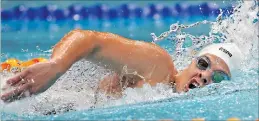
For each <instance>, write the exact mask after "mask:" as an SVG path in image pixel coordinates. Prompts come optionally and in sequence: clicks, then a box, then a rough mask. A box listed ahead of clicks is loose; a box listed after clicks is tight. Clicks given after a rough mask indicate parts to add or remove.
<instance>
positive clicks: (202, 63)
mask: <svg viewBox="0 0 259 121" xmlns="http://www.w3.org/2000/svg"><path fill="white" fill-rule="evenodd" d="M198 64H199V67H200V69H202V70H206V69H207V68H208V66H209V64H208V62H207V61H206V60H205V59H203V58H201V59H199V61H198Z"/></svg>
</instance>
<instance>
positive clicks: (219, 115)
mask: <svg viewBox="0 0 259 121" xmlns="http://www.w3.org/2000/svg"><path fill="white" fill-rule="evenodd" d="M237 6H238V5H237ZM237 8H238V9H237V12H234V14H233V15H232V16H230V17H227V18H224V20H222V21H221V20H218V21H216V19H217V18H216V17H211V18H204V17H202V16H194V17H190V18H188V19H187V20H186V18H185V19H180V18H177V19H176V18H170V17H169V18H165V19H162V20H154V19H144V18H134V19H115V20H112V21H106V20H97V21H87V20H82V21H77V22H75V21H72V20H65V21H59V22H55V23H51V22H46V21H32V22H31V21H29V22H28V21H27V22H26V21H23V22H20V21H15V20H14V21H5V22H2V38H1V40H2V43H1V44H2V45H1V46H2V50H1V51H2V53H4V54H3V55H2V58H1V61H4V60H5V59H6V58H10V57H15V58H18V59H20V60H26V59H30V58H33V57H39V56H41V57H46V58H49V56H50V53H49V52H48V50H49V49H51V46H53V45H54V44H55V43H56V42H57V41H58V40H60V38H62V37H63V35H64V34H65V33H67V32H69V31H70V30H71V28H81V29H93V30H97V31H109V32H113V33H116V34H119V35H122V36H125V37H128V38H131V39H136V40H141V41H146V42H152V41H154V40H155V39H156V38H159V36H158V35H159V34H161V33H163V32H165V31H168V30H170V28H169V26H170V25H171V24H175V23H177V21H179V24H175V25H176V26H178V27H179V26H180V24H183V25H190V24H192V23H195V22H198V21H200V22H201V21H203V20H208V21H212V22H214V23H211V24H201V25H198V26H195V27H190V28H188V29H179V31H177V32H173V33H171V34H170V35H168V36H165V37H164V38H162V39H161V40H158V41H155V43H156V44H158V45H160V46H161V47H163V48H164V49H166V50H167V51H168V52H169V53H170V54H171V55H172V58H173V59H174V60H175V62H174V63H175V65H176V66H177V68H179V69H182V68H184V67H186V65H188V63H190V61H191V58H192V57H193V55H191V54H190V52H191V51H192V50H199V49H200V48H201V47H202V46H205V45H206V44H208V43H211V42H215V39H217V38H220V39H221V40H222V41H223V42H234V43H236V44H237V45H238V46H239V47H241V48H242V51H243V52H244V53H245V54H246V60H245V61H244V62H243V63H242V64H241V65H240V66H242V70H240V72H235V73H234V74H233V75H234V77H233V79H232V81H223V82H222V83H218V84H211V85H208V86H206V87H204V88H197V89H193V90H190V91H189V92H188V93H181V94H177V93H172V89H171V88H170V87H168V86H167V85H163V84H158V85H157V86H155V87H151V86H149V85H144V87H143V88H140V89H132V88H128V89H126V90H125V91H124V95H123V97H122V98H120V99H110V98H106V97H105V96H103V95H102V94H99V95H98V96H99V97H98V98H97V102H95V89H96V85H97V84H98V80H100V79H101V78H103V77H104V76H105V75H107V74H108V73H110V70H105V69H103V68H102V67H99V66H97V65H95V64H92V63H90V62H88V61H84V60H82V61H79V62H77V63H75V64H74V65H73V66H72V67H71V68H70V69H69V70H68V71H67V72H66V73H65V74H64V75H63V76H62V77H61V78H60V79H58V80H57V82H56V83H55V84H54V85H53V86H52V87H51V88H50V89H48V90H47V91H46V92H44V93H42V94H39V95H37V96H32V97H29V98H25V99H23V100H20V101H16V102H13V103H10V104H5V103H3V102H2V101H0V105H1V106H0V111H1V115H0V117H1V118H0V119H1V120H18V119H23V120H30V119H37V120H58V119H59V120H61V119H62V120H101V119H110V120H131V119H138V120H141V119H142V120H157V119H175V120H191V119H193V118H204V119H206V120H226V119H228V118H231V117H237V118H240V119H242V120H255V119H258V106H259V105H258V102H259V100H258V99H259V98H258V97H259V94H258V72H259V70H258V65H259V64H258V59H259V58H258V37H259V34H258V29H257V28H258V26H259V24H258V22H256V19H257V20H258V16H259V14H258V3H257V2H256V1H245V2H244V3H241V6H240V7H237ZM218 18H219V17H218ZM39 23H40V24H39ZM89 23H91V24H89ZM17 30H19V31H17ZM150 33H154V34H155V35H156V36H151V35H150ZM14 35H15V36H14ZM179 35H181V37H182V38H185V42H183V43H180V42H179V41H178V42H175V41H174V40H179ZM205 36H206V37H212V38H213V41H211V40H210V39H209V38H206V37H205ZM191 37H196V38H198V40H197V39H194V38H191ZM194 41H200V42H201V41H202V42H201V44H195V45H193V43H192V42H194ZM179 43H180V44H182V45H183V46H181V47H180V49H179V48H178V49H177V47H179ZM176 51H180V54H176ZM182 62H185V63H182ZM0 76H1V81H2V80H5V79H7V78H8V77H10V75H8V74H1V75H0ZM93 107H94V108H93ZM54 114H56V115H54Z"/></svg>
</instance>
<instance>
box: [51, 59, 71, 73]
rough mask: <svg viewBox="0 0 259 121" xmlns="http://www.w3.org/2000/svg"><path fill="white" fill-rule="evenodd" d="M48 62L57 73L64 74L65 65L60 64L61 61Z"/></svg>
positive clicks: (52, 60)
mask: <svg viewBox="0 0 259 121" xmlns="http://www.w3.org/2000/svg"><path fill="white" fill-rule="evenodd" d="M49 62H50V63H51V66H52V67H53V69H54V70H55V71H56V72H57V73H60V74H63V73H65V72H66V70H67V68H66V67H65V64H64V63H62V61H58V60H56V59H50V60H49Z"/></svg>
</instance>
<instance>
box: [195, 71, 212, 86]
mask: <svg viewBox="0 0 259 121" xmlns="http://www.w3.org/2000/svg"><path fill="white" fill-rule="evenodd" d="M210 75H211V74H210V72H205V71H204V72H200V73H199V78H200V80H199V82H198V83H199V84H200V85H201V86H203V85H208V84H210V83H211V79H210Z"/></svg>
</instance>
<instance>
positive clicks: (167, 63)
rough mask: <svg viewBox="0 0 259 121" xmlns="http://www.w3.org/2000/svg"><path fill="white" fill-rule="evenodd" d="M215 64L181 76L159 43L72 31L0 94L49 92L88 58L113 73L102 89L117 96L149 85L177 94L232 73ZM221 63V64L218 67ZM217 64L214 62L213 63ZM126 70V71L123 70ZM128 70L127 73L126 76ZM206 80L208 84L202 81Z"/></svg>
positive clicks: (188, 70) (4, 97)
mask: <svg viewBox="0 0 259 121" xmlns="http://www.w3.org/2000/svg"><path fill="white" fill-rule="evenodd" d="M208 57H209V58H210V60H211V62H212V68H211V69H210V70H206V71H201V70H199V69H198V68H197V67H196V64H195V63H196V62H195V61H192V63H191V64H190V65H189V66H188V67H187V68H186V69H184V70H183V71H182V72H180V73H178V71H177V70H176V68H175V67H174V64H173V61H172V58H171V56H170V55H169V53H167V52H166V50H164V49H162V48H161V47H159V46H158V45H156V44H153V43H147V42H142V41H135V40H130V39H127V38H124V37H121V36H119V35H115V34H112V33H103V32H95V31H88V30H73V31H71V32H69V33H68V34H67V35H65V36H64V37H63V38H62V39H61V40H60V41H59V42H58V43H57V44H56V45H55V46H54V48H53V52H52V55H51V58H50V60H49V61H47V62H42V63H38V64H35V65H32V66H30V67H28V68H27V69H25V70H24V71H22V72H21V73H19V74H16V75H15V76H14V77H12V78H10V79H9V80H8V81H7V84H9V85H11V86H14V87H15V89H14V90H12V91H10V92H6V93H4V94H2V95H1V99H2V100H4V101H10V100H11V99H13V98H17V97H18V96H19V97H24V96H25V95H24V93H23V92H24V91H26V90H28V91H29V92H30V94H38V93H40V92H43V91H45V90H46V89H48V88H49V87H50V86H51V85H52V84H53V83H55V80H56V79H57V78H59V77H60V76H61V75H62V74H64V73H65V72H66V71H67V70H68V69H69V68H70V67H71V66H72V65H73V63H75V62H76V61H78V60H80V59H87V60H88V61H91V62H93V63H96V64H98V65H100V66H103V67H105V68H108V69H111V70H113V71H114V73H113V74H111V75H108V76H107V77H105V78H104V79H103V80H101V81H100V84H99V89H100V91H103V92H105V93H106V94H112V95H114V94H115V96H117V97H119V96H120V95H121V92H122V91H123V89H125V88H126V87H132V88H134V87H138V88H140V87H142V86H143V84H145V83H148V84H150V85H152V86H154V85H156V84H157V83H165V84H171V83H172V82H173V83H175V84H176V90H177V92H183V91H188V89H189V88H186V86H188V85H189V84H190V83H191V81H195V82H197V83H199V86H204V85H206V84H209V83H211V79H210V78H209V77H210V75H211V73H212V71H213V70H215V69H216V70H222V71H224V72H226V73H229V70H228V67H227V66H226V64H225V63H224V61H223V60H221V59H220V58H217V57H216V56H213V55H208ZM216 60H219V61H218V63H219V64H215V63H216V62H215V61H216ZM214 62H215V63H214ZM123 68H124V69H123ZM125 68H127V69H126V70H128V71H129V72H128V73H125ZM204 78H206V79H207V80H208V81H207V82H206V83H204V82H202V80H204Z"/></svg>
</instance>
